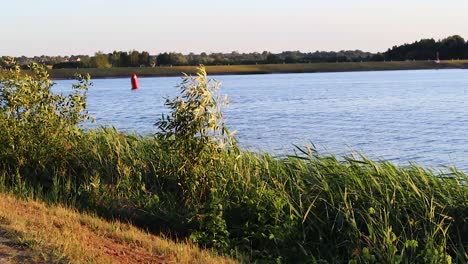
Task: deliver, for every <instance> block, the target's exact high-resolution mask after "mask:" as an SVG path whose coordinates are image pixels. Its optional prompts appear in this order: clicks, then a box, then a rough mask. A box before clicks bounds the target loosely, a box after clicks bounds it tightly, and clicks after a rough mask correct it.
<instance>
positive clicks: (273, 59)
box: [266, 53, 283, 64]
mask: <svg viewBox="0 0 468 264" xmlns="http://www.w3.org/2000/svg"><path fill="white" fill-rule="evenodd" d="M282 61H283V60H282V59H281V58H280V56H278V55H276V54H273V53H270V54H268V56H267V58H266V62H267V63H269V64H276V63H281V62H282Z"/></svg>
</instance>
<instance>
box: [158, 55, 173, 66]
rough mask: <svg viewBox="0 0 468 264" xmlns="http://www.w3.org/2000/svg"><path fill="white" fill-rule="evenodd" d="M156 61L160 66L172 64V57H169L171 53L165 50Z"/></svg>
mask: <svg viewBox="0 0 468 264" xmlns="http://www.w3.org/2000/svg"><path fill="white" fill-rule="evenodd" d="M156 61H157V63H158V65H159V66H164V65H170V64H171V59H170V57H169V53H167V52H164V53H161V54H159V55H158V57H156Z"/></svg>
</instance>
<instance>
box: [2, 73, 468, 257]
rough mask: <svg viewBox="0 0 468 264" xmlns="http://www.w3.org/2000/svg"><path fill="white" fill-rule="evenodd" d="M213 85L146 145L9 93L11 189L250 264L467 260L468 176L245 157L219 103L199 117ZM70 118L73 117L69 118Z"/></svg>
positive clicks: (300, 154) (305, 157)
mask: <svg viewBox="0 0 468 264" xmlns="http://www.w3.org/2000/svg"><path fill="white" fill-rule="evenodd" d="M35 69H36V73H35V74H34V75H33V77H30V78H31V79H28V80H26V81H25V80H24V78H25V77H24V76H22V75H21V74H18V75H14V74H13V75H9V76H7V77H3V79H0V80H1V82H0V84H1V85H2V86H1V87H2V89H3V90H2V91H4V92H5V91H9V92H10V94H14V92H15V91H17V89H8V87H10V88H11V87H18V86H21V85H23V86H24V85H29V86H31V85H39V86H41V87H44V86H47V85H49V84H48V83H47V82H45V81H44V80H45V79H47V78H48V76H47V74H44V70H43V69H41V68H40V67H39V68H35ZM41 74H42V75H41ZM15 78H16V79H15ZM8 80H9V82H8ZM12 80H15V81H12ZM41 80H42V81H41ZM81 84H82V86H80V87H81V88H83V85H85V84H86V82H85V81H83V80H82V82H81ZM188 87H192V88H193V89H194V90H190V89H189V88H188ZM210 87H211V86H210V82H209V81H207V80H206V72H203V71H201V72H200V71H199V72H198V75H197V77H196V78H189V77H187V78H186V79H184V81H183V83H182V86H181V92H182V93H184V92H187V91H192V92H193V93H192V94H191V95H187V93H185V95H186V97H182V98H185V99H186V100H188V101H184V103H182V102H181V101H176V100H175V101H168V103H167V105H168V106H170V107H172V110H173V112H172V113H173V115H169V116H167V117H166V119H163V121H162V122H159V123H158V124H159V127H160V128H161V129H163V130H165V133H159V134H157V135H154V136H146V137H142V136H139V135H131V134H123V133H120V132H119V131H118V130H117V129H115V128H100V129H96V130H88V131H83V130H81V129H79V126H78V125H79V122H80V120H82V119H83V118H84V117H85V113H84V111H85V105H84V106H83V108H78V109H75V108H74V106H75V105H76V103H75V104H73V107H72V106H70V108H65V110H64V109H63V108H61V105H62V104H63V102H68V101H66V100H65V101H61V99H60V98H55V99H57V100H58V102H61V104H54V105H55V108H54V107H51V109H52V110H50V109H49V108H47V107H42V108H41V107H39V106H41V105H44V102H45V101H43V100H42V99H44V98H49V95H47V92H48V91H47V89H44V90H42V92H41V93H43V94H42V97H40V96H38V97H36V96H32V92H29V93H26V94H24V97H21V98H28V96H29V97H31V96H32V98H36V99H37V98H42V99H41V100H37V104H30V105H28V107H30V108H31V109H34V111H35V112H34V111H33V112H29V114H27V115H24V114H23V115H18V116H14V115H13V114H14V113H15V111H16V110H18V111H19V112H20V113H21V111H26V110H24V109H26V108H25V107H24V100H19V101H18V100H16V98H20V95H18V94H16V97H14V98H15V100H13V98H10V97H5V96H4V97H0V99H2V101H1V102H2V103H0V106H2V107H3V108H2V109H1V111H0V113H1V114H2V116H0V117H2V119H0V120H3V121H0V126H1V129H0V140H2V142H3V144H2V145H1V146H0V190H1V191H3V192H11V193H15V194H16V195H18V196H23V197H35V198H40V199H43V200H46V201H48V202H50V203H62V204H66V205H68V206H74V207H76V208H79V209H81V210H85V211H90V212H93V213H97V214H99V215H101V216H104V217H108V218H113V219H120V220H123V221H130V222H132V223H134V224H137V225H139V226H142V227H144V228H146V229H147V230H149V231H151V232H153V233H161V232H162V233H164V234H165V235H167V236H172V237H174V238H178V239H181V238H188V239H190V240H191V241H193V242H196V243H198V244H199V245H201V246H204V247H210V248H212V249H214V250H217V251H219V252H222V253H225V254H229V255H231V256H233V257H235V258H237V259H239V260H240V261H242V262H250V261H255V262H276V263H466V262H467V261H468V223H467V221H468V176H467V175H466V174H465V173H463V172H461V171H458V170H456V169H454V168H453V169H451V170H450V172H449V173H447V172H435V171H432V170H430V169H427V168H423V167H421V166H418V165H416V164H414V165H411V166H408V167H400V166H396V165H394V164H392V163H390V162H387V161H372V160H369V159H367V158H366V157H365V156H363V155H358V156H346V157H335V156H324V155H320V153H317V152H316V151H315V150H314V149H312V148H306V147H305V148H298V150H297V153H295V154H294V155H291V156H288V157H287V158H277V157H273V156H271V155H269V154H267V153H252V152H248V151H245V150H242V149H239V148H238V147H237V145H236V144H235V138H233V137H230V136H227V137H226V135H229V134H225V133H219V134H216V133H214V132H226V130H225V128H223V126H222V123H217V122H214V123H213V122H212V118H215V117H218V118H221V117H222V116H218V115H217V114H219V112H212V111H211V110H213V109H217V108H216V104H215V105H211V106H210V107H208V109H209V110H210V111H208V112H203V111H201V110H200V111H199V109H205V108H204V107H205V106H206V105H207V104H208V105H209V104H210V103H213V101H210V99H209V98H212V94H211V93H208V92H207V91H208V90H210ZM78 88H79V87H78ZM197 89H198V90H197ZM207 89H208V90H207ZM210 91H211V90H210ZM44 93H46V94H44ZM3 94H5V93H3ZM204 96H205V97H204ZM207 96H208V97H209V98H208V97H207ZM213 98H214V97H213ZM25 100H26V99H25ZM31 100H32V99H31ZM57 100H56V101H53V100H52V101H51V102H57ZM75 100H77V101H75V102H82V101H81V100H78V99H76V98H75ZM178 100H182V99H180V98H179V99H178ZM190 100H192V101H190ZM193 100H195V101H196V103H195V104H190V103H189V102H193ZM177 102H179V103H177ZM49 103H50V102H49ZM12 105H13V106H14V107H13V108H11V107H12ZM49 105H50V104H49ZM65 105H67V104H66V103H65ZM181 107H188V108H184V109H185V110H184V111H185V112H180V111H181ZM190 107H193V109H192V108H190ZM11 109H13V110H15V111H10V110H11ZM73 109H74V110H73ZM197 109H198V110H197ZM188 110H190V111H188ZM9 111H10V112H9ZM70 114H72V115H70ZM44 116H48V118H45V119H37V118H32V117H44ZM70 116H74V117H75V118H76V119H74V120H75V121H76V122H61V121H60V120H62V119H63V118H65V117H70ZM23 118H26V119H24V120H23ZM35 120H41V121H40V122H35ZM43 120H56V121H54V122H50V123H48V124H49V125H43ZM220 120H221V119H220ZM59 121H60V122H59ZM210 122H211V123H210ZM171 124H172V125H174V124H177V126H171ZM65 128H67V129H68V130H66V131H68V132H67V133H65V134H61V133H59V132H57V131H64V129H65ZM71 128H72V129H71ZM54 131H55V132H54ZM70 131H71V132H73V133H70ZM220 137H223V138H221V140H220ZM220 143H223V144H221V145H222V147H220V146H221V145H220Z"/></svg>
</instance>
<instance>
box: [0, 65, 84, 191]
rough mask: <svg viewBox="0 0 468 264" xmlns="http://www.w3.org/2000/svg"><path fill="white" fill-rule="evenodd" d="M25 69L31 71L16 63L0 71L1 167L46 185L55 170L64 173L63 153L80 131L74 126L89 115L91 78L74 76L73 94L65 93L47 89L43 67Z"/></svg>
mask: <svg viewBox="0 0 468 264" xmlns="http://www.w3.org/2000/svg"><path fill="white" fill-rule="evenodd" d="M30 68H31V74H30V75H26V74H24V73H23V72H22V71H21V69H20V68H19V66H14V67H13V68H12V69H10V70H5V71H3V73H2V74H1V75H0V142H2V144H1V145H0V162H1V164H0V166H1V167H2V169H3V170H5V171H8V172H9V173H12V174H15V173H19V174H21V175H23V176H27V180H29V181H32V182H33V183H35V184H40V185H45V186H47V185H49V184H50V183H51V182H52V177H53V175H54V174H55V173H57V172H60V173H62V174H65V173H68V172H69V171H68V169H70V168H66V167H67V165H66V164H64V161H65V160H66V158H65V156H66V155H68V154H69V153H72V152H73V148H74V147H75V146H74V143H75V142H76V141H77V140H76V139H77V138H79V137H80V136H81V135H82V131H81V129H80V127H79V124H80V123H81V122H82V121H84V120H87V119H88V115H87V112H86V96H85V95H86V91H87V89H88V87H89V86H90V81H89V78H90V77H89V76H85V77H81V76H77V78H78V83H77V84H75V85H73V89H74V90H73V92H72V93H70V94H69V95H67V96H64V95H61V94H55V93H53V92H52V91H51V88H52V86H53V82H52V81H51V80H49V78H48V73H47V71H46V70H45V69H44V67H42V66H39V65H37V64H32V65H31V67H30Z"/></svg>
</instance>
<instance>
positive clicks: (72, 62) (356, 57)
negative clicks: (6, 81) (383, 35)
mask: <svg viewBox="0 0 468 264" xmlns="http://www.w3.org/2000/svg"><path fill="white" fill-rule="evenodd" d="M437 54H439V58H440V59H441V60H451V59H468V42H466V41H465V40H464V39H463V38H462V37H460V36H458V35H454V36H450V37H448V38H445V39H442V40H438V41H436V40H434V39H422V40H419V41H416V42H414V43H411V44H403V45H400V46H394V47H392V48H391V49H388V50H387V51H386V52H383V53H370V52H364V51H361V50H346V51H345V50H343V51H338V52H335V51H315V52H300V51H284V52H281V53H271V52H268V51H264V52H261V53H260V52H251V53H240V52H236V51H233V52H230V53H210V54H207V53H205V52H202V53H200V54H194V53H189V54H186V55H184V54H182V53H177V52H169V53H168V52H164V53H160V54H158V55H150V54H149V53H148V52H146V51H142V52H140V51H136V50H133V51H129V52H127V51H114V52H112V53H103V52H97V53H95V54H94V56H88V55H74V56H35V57H32V58H28V57H25V56H22V57H17V58H15V59H16V61H17V63H18V64H20V65H23V66H24V67H27V65H29V64H31V63H32V62H37V63H41V64H45V65H47V66H49V67H50V68H55V69H60V68H110V67H155V66H183V65H200V64H204V65H240V64H282V63H317V62H360V61H405V60H436V59H437ZM6 61H7V60H6V57H0V66H1V67H3V68H5V67H8V65H7V63H6Z"/></svg>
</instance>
